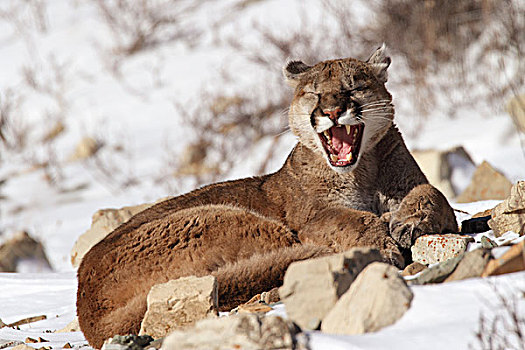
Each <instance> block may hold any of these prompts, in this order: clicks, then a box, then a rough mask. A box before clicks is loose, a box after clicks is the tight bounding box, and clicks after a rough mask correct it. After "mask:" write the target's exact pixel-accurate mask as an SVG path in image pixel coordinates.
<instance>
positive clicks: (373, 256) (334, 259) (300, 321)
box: [279, 248, 382, 329]
mask: <svg viewBox="0 0 525 350" xmlns="http://www.w3.org/2000/svg"><path fill="white" fill-rule="evenodd" d="M381 260H382V259H381V255H380V254H379V251H377V250H375V249H370V248H354V249H351V250H349V251H347V252H345V253H341V254H336V255H332V256H326V257H322V258H316V259H309V260H305V261H299V262H294V263H293V264H291V265H290V267H288V270H287V271H286V274H285V276H284V281H283V286H282V287H281V288H280V289H279V294H280V296H281V300H282V301H283V303H284V304H285V305H286V312H287V314H288V317H289V318H290V319H291V320H292V321H293V322H295V323H296V324H297V325H299V327H301V328H302V329H316V328H317V327H318V326H319V323H320V322H321V320H322V319H323V317H324V316H325V315H326V314H327V313H328V311H330V309H331V308H332V307H333V306H334V305H335V303H336V302H337V299H339V297H340V296H341V295H343V294H344V293H345V292H346V291H347V290H348V288H349V287H350V285H351V284H352V282H353V281H354V279H355V278H356V277H357V275H358V274H359V273H360V272H361V271H362V270H363V269H364V268H365V267H366V266H367V265H368V264H370V263H372V262H374V261H381Z"/></svg>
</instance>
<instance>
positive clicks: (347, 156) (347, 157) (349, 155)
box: [346, 152, 352, 162]
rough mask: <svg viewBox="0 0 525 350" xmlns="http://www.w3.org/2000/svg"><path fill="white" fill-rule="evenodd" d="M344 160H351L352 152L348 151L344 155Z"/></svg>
mask: <svg viewBox="0 0 525 350" xmlns="http://www.w3.org/2000/svg"><path fill="white" fill-rule="evenodd" d="M346 160H347V161H349V162H350V161H352V152H350V153H348V154H347V155H346Z"/></svg>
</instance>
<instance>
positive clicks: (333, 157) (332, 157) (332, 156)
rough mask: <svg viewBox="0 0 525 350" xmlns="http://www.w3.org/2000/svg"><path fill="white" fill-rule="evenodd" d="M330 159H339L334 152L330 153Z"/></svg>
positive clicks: (335, 160)
mask: <svg viewBox="0 0 525 350" xmlns="http://www.w3.org/2000/svg"><path fill="white" fill-rule="evenodd" d="M330 159H331V160H332V162H337V161H338V160H339V158H338V157H337V156H336V155H335V154H330Z"/></svg>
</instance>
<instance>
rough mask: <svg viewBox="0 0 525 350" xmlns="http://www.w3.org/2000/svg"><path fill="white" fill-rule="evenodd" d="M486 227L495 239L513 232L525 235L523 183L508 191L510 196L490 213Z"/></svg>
mask: <svg viewBox="0 0 525 350" xmlns="http://www.w3.org/2000/svg"><path fill="white" fill-rule="evenodd" d="M488 225H489V226H490V228H491V229H492V230H493V231H494V235H495V236H496V237H500V236H502V235H503V234H504V233H505V232H508V231H513V232H516V233H517V234H519V235H520V236H523V235H524V234H525V181H518V183H516V184H515V185H514V186H512V189H511V191H510V196H509V197H508V198H507V199H505V200H504V201H503V202H502V203H500V204H498V205H497V206H496V207H495V208H494V210H493V211H492V219H490V220H489V222H488Z"/></svg>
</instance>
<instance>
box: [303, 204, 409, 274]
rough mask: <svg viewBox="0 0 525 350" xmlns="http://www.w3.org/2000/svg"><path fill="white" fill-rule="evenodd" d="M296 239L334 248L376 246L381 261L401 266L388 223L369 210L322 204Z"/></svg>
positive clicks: (402, 263) (340, 250) (338, 250)
mask: <svg viewBox="0 0 525 350" xmlns="http://www.w3.org/2000/svg"><path fill="white" fill-rule="evenodd" d="M299 239H300V240H301V242H302V243H311V244H316V245H322V246H326V247H329V248H330V249H332V250H333V251H334V252H342V251H345V250H348V249H350V248H354V247H372V248H376V249H378V250H379V251H380V252H381V255H382V256H383V259H384V261H385V262H388V263H390V264H392V265H395V266H397V267H403V266H404V259H403V256H402V255H401V252H400V251H399V248H398V246H397V244H396V242H395V241H394V240H393V239H392V237H390V235H389V233H388V224H387V223H386V222H384V221H383V220H381V219H380V218H379V217H378V216H377V215H375V214H373V213H369V212H365V211H359V210H354V209H350V208H345V207H329V208H326V209H324V210H322V211H320V212H318V213H317V214H316V215H315V216H314V217H313V218H312V219H311V220H310V221H309V222H307V223H306V224H305V225H304V226H303V227H302V228H301V230H300V231H299Z"/></svg>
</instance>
